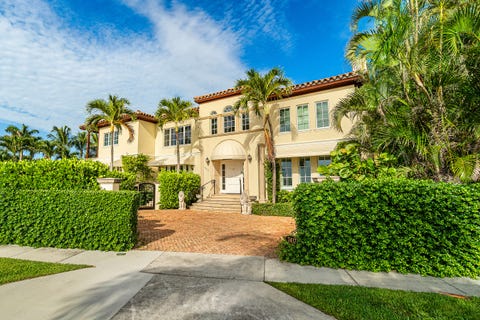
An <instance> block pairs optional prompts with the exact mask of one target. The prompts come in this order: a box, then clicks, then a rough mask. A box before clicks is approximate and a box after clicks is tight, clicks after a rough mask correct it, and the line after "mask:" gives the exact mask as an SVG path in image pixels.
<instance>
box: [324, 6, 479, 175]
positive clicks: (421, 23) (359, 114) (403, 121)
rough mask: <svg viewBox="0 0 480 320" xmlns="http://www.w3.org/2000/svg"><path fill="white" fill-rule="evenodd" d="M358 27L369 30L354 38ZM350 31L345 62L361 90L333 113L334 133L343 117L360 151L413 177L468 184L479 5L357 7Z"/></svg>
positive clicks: (474, 141) (474, 160)
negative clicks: (389, 158)
mask: <svg viewBox="0 0 480 320" xmlns="http://www.w3.org/2000/svg"><path fill="white" fill-rule="evenodd" d="M365 20H368V21H367V22H366V23H364V22H365ZM364 24H366V25H368V26H370V28H369V29H368V30H364V31H358V30H359V26H360V25H364ZM352 26H353V29H354V30H355V31H356V33H355V35H354V36H353V38H352V39H351V40H350V43H349V45H348V48H347V54H346V56H347V58H348V59H349V61H350V62H351V63H352V65H353V67H354V69H355V70H357V71H358V73H359V74H360V75H361V76H362V77H363V85H362V87H360V88H359V89H358V90H356V91H355V92H354V93H352V94H351V95H350V96H348V97H347V98H345V99H343V100H342V101H341V102H340V103H339V104H338V105H337V106H336V107H335V109H334V110H333V119H334V125H335V126H336V127H337V129H339V130H341V129H342V128H341V127H340V121H341V119H342V118H343V117H349V118H351V119H355V120H357V121H356V123H355V125H354V126H353V128H352V130H351V132H350V134H351V136H352V137H353V138H355V140H356V141H357V142H358V143H359V144H360V146H361V149H362V151H364V152H367V153H373V154H375V153H376V154H378V153H382V152H388V153H391V154H395V155H396V156H397V158H398V161H399V163H400V164H402V165H406V166H410V167H412V168H414V170H413V172H415V173H416V175H417V176H420V177H430V178H434V179H436V180H447V181H448V180H452V179H453V178H454V177H456V178H457V179H462V180H464V181H468V180H472V179H475V177H476V176H478V170H479V167H480V166H479V160H480V158H479V153H480V143H479V141H480V113H478V105H479V99H480V98H479V97H480V86H479V83H480V72H479V58H480V55H479V53H480V41H479V39H480V5H479V4H478V3H475V2H473V1H464V0H450V1H446V0H415V1H413V0H410V1H407V0H379V1H362V2H361V3H360V4H359V5H358V7H357V8H356V10H355V11H354V13H353V16H352ZM476 173H477V175H476Z"/></svg>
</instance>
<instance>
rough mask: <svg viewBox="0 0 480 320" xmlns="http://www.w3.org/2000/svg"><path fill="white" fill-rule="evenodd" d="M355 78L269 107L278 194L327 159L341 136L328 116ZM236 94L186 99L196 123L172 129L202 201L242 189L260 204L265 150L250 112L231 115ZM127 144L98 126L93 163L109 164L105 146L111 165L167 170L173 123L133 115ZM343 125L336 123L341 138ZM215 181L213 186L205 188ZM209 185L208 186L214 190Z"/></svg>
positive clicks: (300, 91) (308, 89)
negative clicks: (136, 161)
mask: <svg viewBox="0 0 480 320" xmlns="http://www.w3.org/2000/svg"><path fill="white" fill-rule="evenodd" d="M358 83H359V78H358V76H357V75H355V74H354V73H346V74H342V75H338V76H334V77H330V78H325V79H321V80H315V81H311V82H307V83H302V84H298V85H295V86H293V88H292V93H291V94H290V95H289V96H288V97H284V98H283V99H281V100H277V101H275V102H274V104H273V116H272V122H273V128H274V132H273V137H274V141H275V150H276V157H277V159H278V160H279V163H280V168H279V170H280V173H281V181H280V182H281V188H282V189H286V190H291V189H293V188H294V187H295V186H296V185H298V184H299V183H302V182H310V181H311V180H312V173H315V172H316V169H317V166H318V165H321V164H327V163H328V162H329V154H330V152H331V151H332V150H333V149H334V148H335V146H336V144H337V143H338V142H339V141H341V140H343V139H344V138H345V136H344V134H343V133H341V132H338V131H336V130H335V129H333V128H332V126H331V113H330V112H331V110H332V108H333V107H334V106H335V105H336V104H337V103H338V102H339V101H340V99H342V98H344V97H346V96H347V95H348V94H349V93H351V92H353V90H355V87H356V86H357V85H358ZM240 96H241V92H240V91H239V90H235V89H228V90H225V91H221V92H215V93H211V94H207V95H202V96H198V97H195V98H194V101H195V102H196V103H197V104H198V108H199V117H198V119H192V120H190V121H188V122H186V123H184V124H182V126H181V129H180V137H179V143H180V153H181V159H180V161H181V165H182V169H184V170H192V171H194V172H195V173H197V174H199V175H200V176H201V181H202V184H207V185H208V182H212V183H210V184H209V185H208V186H207V195H208V194H212V193H214V192H215V193H216V194H222V193H224V194H239V193H240V192H242V191H243V190H245V191H247V192H248V194H249V195H250V196H255V197H256V198H257V199H258V200H259V201H265V200H266V197H267V195H266V185H265V178H264V177H265V171H264V162H265V158H266V148H265V141H264V135H263V128H262V125H263V123H262V119H261V118H260V117H258V116H256V115H255V114H254V113H253V112H251V111H250V112H239V113H237V114H235V113H234V112H233V105H234V103H235V101H237V99H239V97H240ZM131 124H132V125H133V127H134V130H135V137H134V140H133V141H132V142H128V141H127V140H128V134H127V133H126V132H120V133H115V134H114V136H113V137H110V134H109V133H107V132H106V127H100V128H99V150H98V159H97V160H99V161H102V162H104V163H109V161H110V153H109V152H110V147H109V146H110V144H111V143H113V144H114V146H115V152H114V158H115V162H114V165H115V166H121V156H122V155H126V154H130V155H133V154H139V153H143V154H146V155H148V156H150V157H151V159H152V160H151V161H150V165H151V166H152V167H154V168H158V169H161V168H165V169H173V168H174V167H175V164H176V154H175V145H176V141H175V135H174V130H173V124H167V125H165V126H164V127H163V128H159V127H158V125H157V121H156V120H155V118H154V117H153V116H151V115H148V114H145V113H142V112H140V111H138V112H137V120H136V121H133V122H132V123H131ZM350 126H351V121H350V120H348V119H343V120H342V128H344V130H345V131H348V130H349V128H350ZM213 181H215V183H213ZM214 186H215V187H214Z"/></svg>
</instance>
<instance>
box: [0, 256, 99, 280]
mask: <svg viewBox="0 0 480 320" xmlns="http://www.w3.org/2000/svg"><path fill="white" fill-rule="evenodd" d="M88 267H90V266H87V265H78V264H61V263H51V262H38V261H28V260H20V259H12V258H0V285H2V284H5V283H9V282H14V281H20V280H25V279H31V278H36V277H41V276H46V275H50V274H55V273H61V272H66V271H72V270H77V269H82V268H88Z"/></svg>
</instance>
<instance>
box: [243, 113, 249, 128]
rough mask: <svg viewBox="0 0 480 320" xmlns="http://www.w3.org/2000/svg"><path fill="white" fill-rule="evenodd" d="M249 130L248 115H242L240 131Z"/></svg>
mask: <svg viewBox="0 0 480 320" xmlns="http://www.w3.org/2000/svg"><path fill="white" fill-rule="evenodd" d="M249 129H250V115H249V114H248V112H247V113H242V130H243V131H246V130H249Z"/></svg>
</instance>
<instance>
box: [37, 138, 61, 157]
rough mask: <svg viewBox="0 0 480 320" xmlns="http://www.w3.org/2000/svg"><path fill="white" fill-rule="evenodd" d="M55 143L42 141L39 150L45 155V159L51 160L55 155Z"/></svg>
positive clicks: (38, 146)
mask: <svg viewBox="0 0 480 320" xmlns="http://www.w3.org/2000/svg"><path fill="white" fill-rule="evenodd" d="M55 149H56V148H55V143H54V142H53V141H50V140H40V141H38V144H37V150H38V151H39V152H40V153H42V154H43V158H44V159H51V158H52V157H53V156H54V155H55V152H56V150H55Z"/></svg>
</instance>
